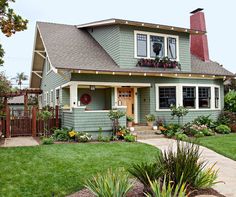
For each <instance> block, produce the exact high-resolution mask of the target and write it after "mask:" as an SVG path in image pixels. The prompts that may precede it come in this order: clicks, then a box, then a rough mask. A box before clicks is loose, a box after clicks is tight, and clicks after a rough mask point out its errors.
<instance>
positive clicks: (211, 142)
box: [199, 133, 236, 160]
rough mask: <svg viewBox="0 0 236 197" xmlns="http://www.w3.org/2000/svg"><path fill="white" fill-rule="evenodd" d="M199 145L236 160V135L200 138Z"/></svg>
mask: <svg viewBox="0 0 236 197" xmlns="http://www.w3.org/2000/svg"><path fill="white" fill-rule="evenodd" d="M199 143H200V144H201V145H203V146H205V147H208V148H210V149H212V150H214V151H216V152H218V153H220V154H222V155H224V156H226V157H229V158H231V159H233V160H236V134H235V133H234V134H229V135H219V136H211V137H203V138H199Z"/></svg>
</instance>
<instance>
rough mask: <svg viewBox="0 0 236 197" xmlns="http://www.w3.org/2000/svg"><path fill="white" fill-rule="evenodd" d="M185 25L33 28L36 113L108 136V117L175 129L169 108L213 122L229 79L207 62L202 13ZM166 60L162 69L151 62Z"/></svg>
mask: <svg viewBox="0 0 236 197" xmlns="http://www.w3.org/2000/svg"><path fill="white" fill-rule="evenodd" d="M190 22H191V28H190V29H187V28H180V27H174V26H166V25H159V24H152V23H144V22H135V21H129V20H120V19H108V20H103V21H97V22H91V23H87V24H83V25H77V26H76V25H75V26H74V25H62V24H54V23H45V22H38V23H37V25H36V35H35V45H34V53H33V62H32V72H31V79H30V87H31V88H40V89H42V90H43V94H42V95H40V97H39V103H41V105H42V106H45V105H50V106H55V105H59V106H61V108H62V116H61V117H62V126H66V127H74V128H75V129H77V130H79V131H97V130H98V127H102V128H103V130H110V129H111V121H110V120H109V118H108V116H107V114H108V111H109V110H111V109H120V110H124V111H126V113H127V115H129V116H133V117H134V122H135V123H139V124H140V123H145V122H146V121H145V118H144V116H145V115H146V114H149V113H151V114H155V115H156V116H157V117H159V118H163V119H165V121H166V122H170V121H176V120H172V118H171V113H170V109H169V108H170V105H171V104H174V105H176V106H185V107H187V108H189V113H188V115H187V116H186V117H185V119H184V121H185V122H186V121H191V120H192V119H194V118H196V117H197V116H199V115H208V114H211V118H214V119H215V118H217V116H218V114H219V113H220V111H221V110H222V109H223V105H224V103H223V97H224V87H223V82H224V81H225V80H227V79H229V78H232V77H234V74H233V73H231V72H229V71H227V70H226V69H224V68H223V67H222V65H220V64H218V63H216V62H214V61H211V60H210V59H209V54H208V43H207V35H206V27H205V19H204V13H203V12H202V10H201V9H197V10H195V11H194V12H192V13H191V17H190ZM165 56H168V57H169V58H170V60H171V61H168V62H167V63H168V64H164V63H163V62H162V63H155V62H153V61H151V60H150V59H152V60H154V59H155V57H159V58H161V59H162V58H163V57H165ZM140 59H144V60H141V61H140ZM138 61H139V63H140V64H139V65H138V66H137V63H138ZM175 61H177V62H179V63H180V64H181V68H179V67H178V65H177V63H176V62H175ZM163 67H168V68H163ZM121 123H122V124H125V118H123V119H122V120H121Z"/></svg>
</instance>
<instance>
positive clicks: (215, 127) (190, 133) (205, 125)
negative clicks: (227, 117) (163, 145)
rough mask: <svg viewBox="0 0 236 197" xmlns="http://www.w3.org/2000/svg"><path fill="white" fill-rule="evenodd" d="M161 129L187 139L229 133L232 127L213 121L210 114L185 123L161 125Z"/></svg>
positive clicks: (173, 136)
mask: <svg viewBox="0 0 236 197" xmlns="http://www.w3.org/2000/svg"><path fill="white" fill-rule="evenodd" d="M159 129H160V131H161V132H162V133H163V134H164V135H165V136H167V137H169V138H175V139H178V140H187V139H188V138H189V137H195V138H199V137H204V136H213V135H216V134H229V133H230V132H231V128H230V127H229V126H228V125H227V124H226V122H224V121H223V119H222V118H221V116H220V117H219V119H218V121H213V120H212V119H211V118H210V115H209V116H199V117H197V118H196V119H195V120H193V121H192V122H189V123H187V124H184V125H182V126H181V124H169V125H163V124H162V125H159Z"/></svg>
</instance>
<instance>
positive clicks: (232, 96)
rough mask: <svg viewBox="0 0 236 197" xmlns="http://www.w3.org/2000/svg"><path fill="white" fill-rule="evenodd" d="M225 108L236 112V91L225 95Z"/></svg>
mask: <svg viewBox="0 0 236 197" xmlns="http://www.w3.org/2000/svg"><path fill="white" fill-rule="evenodd" d="M225 109H226V110H227V111H231V112H236V91H235V90H231V91H229V92H228V93H227V94H226V95H225Z"/></svg>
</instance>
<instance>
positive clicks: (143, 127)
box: [134, 126, 153, 132]
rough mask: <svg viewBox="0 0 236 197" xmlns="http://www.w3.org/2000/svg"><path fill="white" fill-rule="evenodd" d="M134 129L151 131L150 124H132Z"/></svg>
mask: <svg viewBox="0 0 236 197" xmlns="http://www.w3.org/2000/svg"><path fill="white" fill-rule="evenodd" d="M134 130H135V131H136V132H138V131H151V130H152V131H153V129H152V127H150V126H134Z"/></svg>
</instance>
